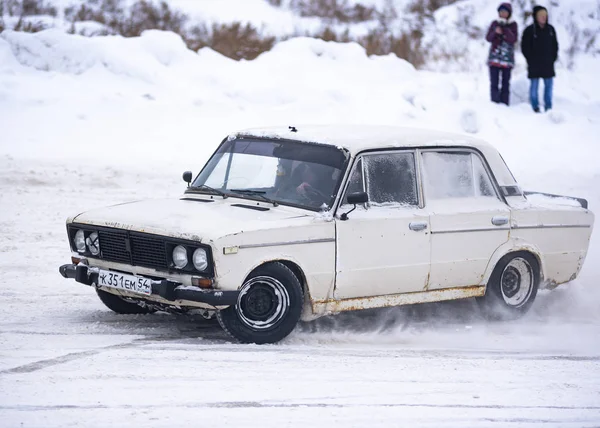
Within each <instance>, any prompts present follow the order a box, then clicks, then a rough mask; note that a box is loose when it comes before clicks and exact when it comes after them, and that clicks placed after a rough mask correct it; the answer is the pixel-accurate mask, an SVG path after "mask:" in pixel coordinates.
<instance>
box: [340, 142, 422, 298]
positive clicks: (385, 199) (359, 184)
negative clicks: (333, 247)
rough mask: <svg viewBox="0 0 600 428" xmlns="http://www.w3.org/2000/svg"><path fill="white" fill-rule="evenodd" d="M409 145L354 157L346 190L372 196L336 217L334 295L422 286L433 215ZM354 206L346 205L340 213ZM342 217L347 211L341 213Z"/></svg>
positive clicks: (360, 294)
mask: <svg viewBox="0 0 600 428" xmlns="http://www.w3.org/2000/svg"><path fill="white" fill-rule="evenodd" d="M416 170H417V168H416V153H415V151H410V150H404V151H401V150H398V151H393V152H375V153H370V154H364V155H362V156H360V157H359V158H358V159H357V160H356V161H355V163H354V167H353V170H352V172H351V174H350V179H349V180H348V185H347V188H346V190H345V192H344V193H343V195H344V199H343V200H344V201H345V200H346V198H347V195H348V194H351V193H354V192H361V191H365V192H366V193H367V194H368V196H369V202H368V203H367V204H365V206H358V207H357V208H356V209H355V210H354V211H352V212H351V213H349V214H348V219H347V220H342V219H336V238H337V258H336V286H335V292H334V296H335V298H336V299H348V298H357V297H370V296H381V295H389V294H398V293H409V292H414V291H423V290H424V289H425V288H426V287H427V278H428V275H429V264H430V234H429V230H428V229H429V221H428V220H429V219H428V215H427V213H426V212H425V211H424V209H423V208H422V204H421V197H420V193H421V192H420V191H419V188H420V185H419V179H418V174H417V172H416ZM351 209H352V206H350V205H347V204H346V205H344V204H342V206H341V207H340V208H339V209H338V214H340V213H346V212H348V211H350V210H351ZM342 218H343V217H342Z"/></svg>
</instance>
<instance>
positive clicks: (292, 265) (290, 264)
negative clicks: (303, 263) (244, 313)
mask: <svg viewBox="0 0 600 428" xmlns="http://www.w3.org/2000/svg"><path fill="white" fill-rule="evenodd" d="M271 263H281V264H282V265H284V266H285V267H287V268H288V269H289V270H291V271H292V273H293V274H294V275H295V276H296V278H298V281H299V282H300V285H301V286H302V290H303V292H304V294H305V295H310V290H309V289H308V282H307V280H306V275H305V274H304V270H302V268H301V267H300V265H299V264H298V263H296V262H295V261H293V260H290V259H285V258H279V259H272V260H264V261H262V262H260V263H258V264H257V265H255V266H254V267H253V268H252V269H251V270H250V272H248V274H247V275H246V276H245V277H244V282H246V281H247V280H248V278H249V277H250V275H252V274H253V273H254V272H255V271H256V270H257V269H259V268H261V267H263V266H265V265H268V264H271ZM240 286H241V284H240Z"/></svg>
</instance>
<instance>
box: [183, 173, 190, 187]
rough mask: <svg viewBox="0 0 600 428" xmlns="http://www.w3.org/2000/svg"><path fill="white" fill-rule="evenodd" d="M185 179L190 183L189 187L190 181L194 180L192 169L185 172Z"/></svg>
mask: <svg viewBox="0 0 600 428" xmlns="http://www.w3.org/2000/svg"><path fill="white" fill-rule="evenodd" d="M183 181H185V182H186V183H187V184H188V187H190V183H191V182H192V171H186V172H184V173H183Z"/></svg>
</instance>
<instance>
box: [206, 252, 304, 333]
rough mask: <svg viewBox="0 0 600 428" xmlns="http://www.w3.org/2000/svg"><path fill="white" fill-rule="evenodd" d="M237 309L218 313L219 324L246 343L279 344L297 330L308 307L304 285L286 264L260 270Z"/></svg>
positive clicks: (247, 285) (250, 279)
mask: <svg viewBox="0 0 600 428" xmlns="http://www.w3.org/2000/svg"><path fill="white" fill-rule="evenodd" d="M241 290H242V293H241V294H240V297H239V298H238V302H237V304H236V305H233V306H230V307H228V308H227V309H223V310H222V311H218V312H217V320H218V321H219V324H220V325H221V327H222V328H223V330H225V331H226V332H227V333H228V334H229V335H230V336H231V337H233V338H234V339H236V340H238V341H240V342H242V343H256V344H264V343H275V342H279V341H280V340H282V339H283V338H285V337H286V336H287V335H288V334H290V333H291V332H292V330H294V328H295V327H296V324H297V323H298V320H299V319H300V314H301V313H302V305H303V303H304V294H303V291H302V285H301V284H300V281H299V280H298V278H297V277H296V275H294V273H293V272H292V271H291V270H290V269H289V268H288V267H287V266H285V265H284V264H283V263H278V262H275V263H269V264H266V265H264V266H261V267H259V268H257V269H256V270H255V271H254V272H252V273H251V274H250V276H249V277H248V278H247V279H246V282H244V284H243V285H242V287H241Z"/></svg>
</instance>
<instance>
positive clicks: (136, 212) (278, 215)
mask: <svg viewBox="0 0 600 428" xmlns="http://www.w3.org/2000/svg"><path fill="white" fill-rule="evenodd" d="M193 199H194V198H193V197H190V198H188V197H185V198H182V199H149V200H143V201H136V202H128V203H124V204H119V205H113V206H109V207H105V208H99V209H95V210H91V211H86V212H84V213H81V214H79V215H78V216H76V217H74V218H73V220H72V221H73V222H74V223H83V224H92V225H96V226H105V227H114V228H119V229H126V230H135V231H138V232H146V233H152V234H157V235H166V236H172V237H175V238H181V239H191V240H194V241H202V242H205V243H208V242H210V241H214V240H216V239H218V238H220V237H224V236H227V235H232V234H236V233H241V232H248V231H253V230H261V229H266V228H269V229H273V228H282V227H288V226H290V225H292V224H300V223H307V222H311V221H313V220H314V219H315V218H317V215H315V214H314V213H311V212H308V211H304V210H301V209H297V208H291V207H285V206H278V207H273V206H272V205H269V204H263V203H260V206H263V207H269V208H270V209H269V210H268V211H257V210H253V209H249V208H243V207H234V206H232V205H233V204H243V205H246V206H256V205H257V204H258V203H257V202H256V201H250V200H244V199H238V198H228V199H226V200H223V199H220V198H215V199H213V201H214V202H202V201H198V200H193ZM198 199H203V200H210V197H209V196H206V197H202V198H198Z"/></svg>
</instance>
